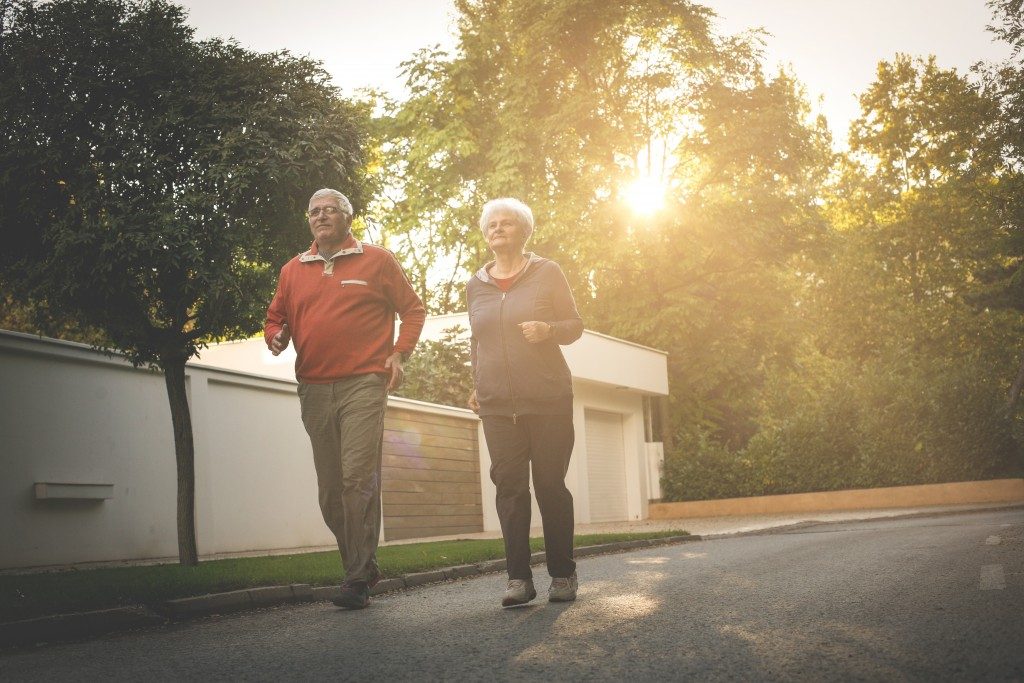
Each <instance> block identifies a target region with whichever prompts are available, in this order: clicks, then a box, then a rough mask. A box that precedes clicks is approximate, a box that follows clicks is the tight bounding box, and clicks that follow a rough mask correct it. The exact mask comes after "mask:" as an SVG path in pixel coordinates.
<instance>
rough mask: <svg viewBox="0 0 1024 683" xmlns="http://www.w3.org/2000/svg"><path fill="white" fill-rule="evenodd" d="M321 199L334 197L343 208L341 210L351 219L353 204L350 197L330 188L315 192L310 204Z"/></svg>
mask: <svg viewBox="0 0 1024 683" xmlns="http://www.w3.org/2000/svg"><path fill="white" fill-rule="evenodd" d="M320 197H334V198H335V199H337V200H338V206H340V207H341V210H342V211H344V212H345V213H346V214H347V215H348V216H349V218H351V217H352V202H350V201H349V200H348V197H346V196H345V195H343V194H342V193H340V192H338V191H337V190H332V189H331V188H329V187H325V188H324V189H322V190H317V191H316V192H314V193H313V196H312V197H310V198H309V203H310V204H312V203H313V200H314V199H318V198H320Z"/></svg>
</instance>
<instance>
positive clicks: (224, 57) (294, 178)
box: [0, 0, 368, 564]
mask: <svg viewBox="0 0 1024 683" xmlns="http://www.w3.org/2000/svg"><path fill="white" fill-rule="evenodd" d="M0 35H2V44H0V74H2V76H0V169H2V171H0V202H2V206H3V211H2V214H0V231H2V234H3V242H4V251H3V255H2V256H0V269H2V275H3V277H4V279H5V281H7V282H8V283H11V284H12V285H16V294H17V296H18V298H19V300H20V301H24V302H33V301H35V302H45V304H46V305H45V306H44V308H46V309H48V310H55V309H58V308H59V309H60V310H61V311H62V312H63V313H64V314H66V316H67V317H68V318H70V319H72V320H76V321H78V322H80V323H82V324H84V325H86V326H89V327H94V328H97V329H98V330H100V331H101V333H102V334H103V335H104V336H105V338H106V340H107V343H106V344H104V345H105V346H108V347H110V348H116V349H119V350H123V351H124V352H125V353H126V355H127V357H128V359H129V360H130V361H131V362H132V363H134V364H135V365H137V366H138V365H149V366H153V367H156V368H159V369H160V370H162V371H163V373H164V376H165V379H166V387H167V393H168V400H169V402H170V408H171V416H172V422H173V427H174V442H175V453H176V460H177V472H178V542H179V558H180V561H181V562H182V563H183V564H195V563H196V561H197V550H196V544H195V523H194V473H193V460H194V453H193V443H192V427H191V417H190V414H189V408H188V402H187V395H186V387H185V374H184V373H185V363H186V361H187V360H188V359H189V358H191V357H193V356H195V355H197V354H198V352H199V350H200V348H201V347H202V346H203V345H204V344H205V343H207V342H208V341H210V340H214V339H234V338H240V337H244V336H247V335H250V334H252V333H253V332H255V331H256V330H258V329H259V328H260V326H261V323H262V318H263V313H264V311H265V304H266V302H267V300H268V299H269V297H270V295H271V294H272V292H273V284H274V280H275V276H276V272H277V266H279V264H280V263H282V262H283V261H284V260H285V259H286V258H287V256H289V255H291V254H294V253H295V250H296V248H297V247H298V246H299V245H302V244H305V243H306V242H307V241H308V240H309V237H308V235H306V234H304V222H303V221H302V212H303V209H304V208H305V202H306V200H307V198H308V196H309V194H310V192H311V188H312V189H316V188H318V187H323V186H333V187H338V188H340V189H343V190H345V191H346V192H347V193H349V195H350V196H351V197H352V199H353V201H354V203H355V204H356V205H357V206H360V205H363V204H365V199H366V183H365V181H364V175H363V174H364V170H363V166H364V162H363V154H364V152H363V149H364V137H365V133H364V121H365V120H366V119H367V117H368V113H367V112H366V111H364V110H363V109H361V108H360V107H357V106H354V105H352V104H349V103H346V102H344V101H341V100H340V99H339V98H338V97H337V92H336V91H335V90H334V89H333V88H332V87H331V86H330V85H328V76H327V74H326V73H325V72H324V71H323V70H322V69H321V68H320V67H319V65H318V64H316V63H314V62H311V61H310V60H308V59H300V58H295V57H292V56H290V55H288V54H287V53H272V54H260V53H254V52H250V51H246V50H243V49H242V48H240V47H238V46H237V45H236V44H233V43H230V42H228V43H225V42H221V41H217V40H214V41H205V42H197V41H195V40H194V39H193V31H192V29H191V28H189V27H188V26H186V24H185V22H184V15H183V11H182V10H181V9H180V8H178V7H176V6H174V5H172V4H169V3H168V2H166V1H165V0H54V1H53V2H39V1H37V0H13V1H11V2H5V3H4V5H3V20H2V34H0Z"/></svg>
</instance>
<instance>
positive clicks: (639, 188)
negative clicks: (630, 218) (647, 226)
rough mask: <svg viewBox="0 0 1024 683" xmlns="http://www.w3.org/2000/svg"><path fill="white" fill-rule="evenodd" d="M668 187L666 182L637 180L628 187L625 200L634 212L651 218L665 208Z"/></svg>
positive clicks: (653, 179)
mask: <svg viewBox="0 0 1024 683" xmlns="http://www.w3.org/2000/svg"><path fill="white" fill-rule="evenodd" d="M667 190H668V187H667V186H666V185H665V183H664V182H662V181H660V180H657V179H655V178H651V177H644V178H637V179H636V180H634V181H633V182H632V183H630V184H629V185H627V186H626V188H625V189H624V190H623V192H622V196H623V198H624V199H625V200H626V203H627V204H629V208H631V209H632V210H633V211H634V212H636V213H638V214H641V215H644V216H650V215H652V214H655V213H657V212H658V211H660V210H661V209H662V208H663V207H664V206H665V194H666V191H667Z"/></svg>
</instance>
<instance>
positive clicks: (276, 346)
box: [270, 323, 292, 356]
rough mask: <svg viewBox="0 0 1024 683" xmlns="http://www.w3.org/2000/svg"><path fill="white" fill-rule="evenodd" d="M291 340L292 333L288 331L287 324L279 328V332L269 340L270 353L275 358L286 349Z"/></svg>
mask: <svg viewBox="0 0 1024 683" xmlns="http://www.w3.org/2000/svg"><path fill="white" fill-rule="evenodd" d="M291 340H292V331H291V330H289V329H288V323H285V324H284V325H282V326H281V331H280V332H278V333H277V334H275V335H274V338H273V339H271V340H270V352H271V353H272V354H274V355H275V356H279V355H281V352H282V351H284V350H285V349H287V348H288V342H290V341H291Z"/></svg>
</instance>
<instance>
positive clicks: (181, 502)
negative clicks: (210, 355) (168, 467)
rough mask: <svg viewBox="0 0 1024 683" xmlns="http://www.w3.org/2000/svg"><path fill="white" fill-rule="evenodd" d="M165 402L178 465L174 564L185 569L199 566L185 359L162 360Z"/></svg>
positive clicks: (193, 446) (193, 452) (190, 417)
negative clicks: (184, 566) (176, 545)
mask: <svg viewBox="0 0 1024 683" xmlns="http://www.w3.org/2000/svg"><path fill="white" fill-rule="evenodd" d="M162 365H163V369H164V381H165V382H166V384H167V399H168V401H170V404H171V421H172V422H173V423H174V455H175V458H176V460H177V463H178V561H179V562H180V563H181V564H183V565H186V566H189V567H194V566H195V565H197V564H199V553H198V551H197V550H196V515H195V507H196V505H195V501H196V476H195V459H196V458H195V445H194V443H193V441H192V416H191V414H190V413H189V407H188V396H187V395H186V393H185V359H183V358H167V357H164V358H163V359H162Z"/></svg>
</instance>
